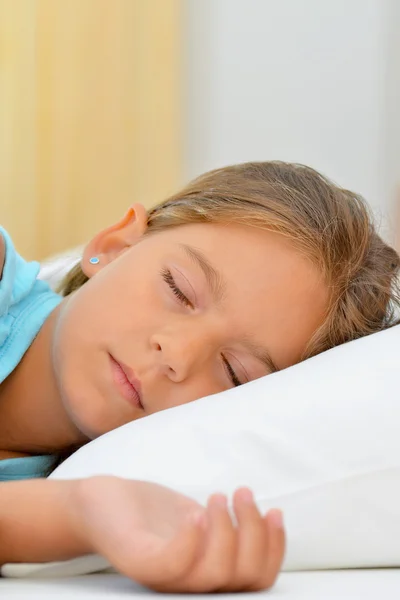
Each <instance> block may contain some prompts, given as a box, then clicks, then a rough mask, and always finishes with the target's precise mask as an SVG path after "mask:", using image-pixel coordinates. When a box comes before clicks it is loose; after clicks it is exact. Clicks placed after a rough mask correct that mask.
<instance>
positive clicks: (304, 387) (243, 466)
mask: <svg viewBox="0 0 400 600" xmlns="http://www.w3.org/2000/svg"><path fill="white" fill-rule="evenodd" d="M399 349H400V326H397V327H394V328H392V329H390V330H388V331H384V332H381V333H378V334H375V335H372V336H369V337H367V338H364V339H361V340H357V341H355V342H351V343H349V344H345V345H343V346H341V347H339V348H335V349H333V350H329V351H328V352H325V353H324V354H321V355H320V356H317V357H315V358H312V359H310V360H308V361H305V362H303V363H301V364H299V365H296V366H294V367H291V368H290V369H287V370H285V371H282V372H280V373H276V374H274V375H269V376H268V377H265V378H262V379H259V380H257V381H254V382H252V383H249V384H247V385H245V386H242V387H239V388H235V389H233V390H230V391H228V392H224V393H222V394H218V395H216V396H211V397H208V398H203V399H201V400H199V401H197V402H194V403H191V404H187V405H185V406H181V407H178V408H174V409H170V410H168V411H164V412H160V413H157V414H155V415H152V416H151V417H147V418H145V419H142V420H139V421H136V422H133V423H130V424H128V425H125V426H124V427H122V428H120V429H118V430H115V431H112V432H110V433H109V434H107V435H105V436H103V437H102V438H99V439H97V440H95V441H94V442H92V443H91V444H89V445H87V446H85V447H83V448H82V449H81V450H79V451H78V452H77V453H76V454H74V455H73V456H71V457H70V458H69V459H68V460H67V461H66V462H65V463H63V464H62V465H61V466H60V467H59V468H58V469H57V470H56V471H55V472H54V473H53V474H52V477H54V478H74V477H84V476H90V475H95V474H105V473H108V474H114V475H120V476H123V477H128V478H136V479H144V480H149V481H156V482H158V483H162V484H165V485H168V486H170V487H172V488H174V489H176V490H179V491H182V492H183V493H186V494H188V495H189V496H192V497H193V498H196V499H197V500H199V501H200V502H204V501H205V499H206V497H207V496H208V495H209V494H210V493H213V492H215V491H222V492H225V493H228V494H231V493H232V492H233V490H234V489H235V488H236V487H237V486H240V485H249V486H250V487H251V488H252V489H253V490H254V492H255V496H256V500H257V503H258V505H259V506H260V508H261V509H262V510H263V511H264V510H266V509H267V508H268V507H273V506H278V507H281V508H282V509H283V510H284V513H285V523H286V528H287V534H288V552H287V556H286V560H285V568H286V569H290V570H298V569H329V568H350V567H387V566H399V565H400V542H399V540H400V502H399V498H400V435H399V425H400V402H399V391H398V390H399V378H400V352H399ZM105 566H106V565H105V562H104V560H103V559H100V558H99V557H86V558H80V559H76V560H74V561H69V562H66V563H58V564H52V565H45V566H35V565H32V566H24V565H13V566H9V567H4V568H3V573H4V574H5V575H10V576H23V575H26V574H29V575H31V576H32V574H33V575H35V574H39V575H46V574H52V575H54V574H60V575H62V574H67V572H68V573H69V574H73V573H85V572H90V571H94V570H96V569H100V568H104V567H105Z"/></svg>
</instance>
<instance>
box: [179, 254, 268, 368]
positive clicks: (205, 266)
mask: <svg viewBox="0 0 400 600" xmlns="http://www.w3.org/2000/svg"><path fill="white" fill-rule="evenodd" d="M179 247H180V248H181V250H183V251H184V252H185V254H186V255H187V256H188V257H189V258H190V260H191V261H192V262H194V263H195V264H196V265H197V266H199V267H200V269H201V270H202V271H203V273H204V275H205V278H206V280H207V283H208V285H209V287H210V289H211V293H212V295H213V297H214V299H215V301H216V302H217V303H220V302H221V301H222V300H223V297H224V293H225V289H226V284H225V282H224V279H223V277H222V275H221V273H220V272H219V271H217V270H216V269H215V268H214V267H213V266H212V264H211V263H210V261H209V260H208V259H207V257H206V256H204V254H203V253H202V252H201V251H200V250H198V249H197V248H194V247H193V246H188V245H187V244H179ZM244 345H245V346H246V348H247V349H248V350H249V352H251V354H252V355H253V356H254V357H255V358H257V360H259V361H260V362H262V363H263V364H264V365H265V366H266V367H267V369H268V371H269V372H270V373H276V372H277V371H279V369H278V367H277V366H276V364H275V363H274V361H273V360H272V358H271V355H270V353H269V352H268V350H267V349H266V348H264V347H263V346H259V345H258V344H255V343H254V342H253V341H251V340H249V339H247V340H245V342H244Z"/></svg>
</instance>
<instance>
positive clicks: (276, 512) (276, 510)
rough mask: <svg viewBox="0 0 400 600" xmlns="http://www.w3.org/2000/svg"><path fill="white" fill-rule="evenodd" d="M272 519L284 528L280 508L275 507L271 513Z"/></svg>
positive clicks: (280, 527) (279, 526)
mask: <svg viewBox="0 0 400 600" xmlns="http://www.w3.org/2000/svg"><path fill="white" fill-rule="evenodd" d="M269 515H270V517H269V518H270V520H271V521H272V523H273V524H274V525H275V527H277V528H279V529H283V514H282V511H281V510H279V508H273V509H272V510H271V511H270V513H269Z"/></svg>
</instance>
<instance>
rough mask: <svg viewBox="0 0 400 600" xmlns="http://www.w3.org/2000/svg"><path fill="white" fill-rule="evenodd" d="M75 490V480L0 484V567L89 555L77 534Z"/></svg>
mask: <svg viewBox="0 0 400 600" xmlns="http://www.w3.org/2000/svg"><path fill="white" fill-rule="evenodd" d="M78 489H79V481H53V480H51V481H50V480H47V479H40V480H27V481H15V482H14V481H13V482H6V483H0V565H3V564H5V563H19V562H47V561H57V560H66V559H68V558H72V557H76V556H82V555H84V554H88V553H90V547H89V544H87V543H86V542H85V541H84V539H83V536H82V535H81V534H80V531H79V529H80V528H79V520H78V519H77V511H76V504H77V501H76V500H77V490H78Z"/></svg>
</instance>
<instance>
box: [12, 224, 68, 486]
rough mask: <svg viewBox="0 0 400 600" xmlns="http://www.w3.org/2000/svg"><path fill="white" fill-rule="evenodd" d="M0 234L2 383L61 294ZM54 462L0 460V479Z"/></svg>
mask: <svg viewBox="0 0 400 600" xmlns="http://www.w3.org/2000/svg"><path fill="white" fill-rule="evenodd" d="M0 235H1V236H2V237H3V239H4V241H5V249H6V254H5V263H4V267H3V275H2V278H1V280H0V384H1V382H2V381H4V380H5V379H6V377H8V375H9V374H10V373H12V371H13V370H14V369H15V367H16V366H17V365H18V363H19V362H20V360H21V359H22V357H23V356H24V354H25V352H26V351H27V350H28V348H29V346H30V345H31V344H32V342H33V340H34V339H35V337H36V335H37V334H38V332H39V330H40V328H41V327H42V325H43V323H44V322H45V320H46V319H47V317H48V316H49V315H50V313H51V312H52V311H53V310H54V309H55V307H56V306H57V305H58V304H59V303H60V302H61V297H60V296H59V295H58V294H56V293H55V292H53V291H52V290H51V289H50V287H49V285H48V284H47V283H45V282H44V281H40V280H39V279H38V274H39V268H40V267H39V264H38V263H37V262H27V261H25V260H24V259H23V258H22V257H21V256H19V254H18V253H17V252H16V250H15V248H14V245H13V243H12V241H11V238H10V236H9V235H8V234H7V232H6V231H5V230H4V229H3V228H2V227H0ZM55 461H56V457H54V456H32V457H28V458H12V459H7V460H0V481H7V480H15V479H30V478H32V477H43V476H45V475H46V474H47V473H48V471H49V469H51V467H52V465H53V464H54V463H55Z"/></svg>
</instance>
